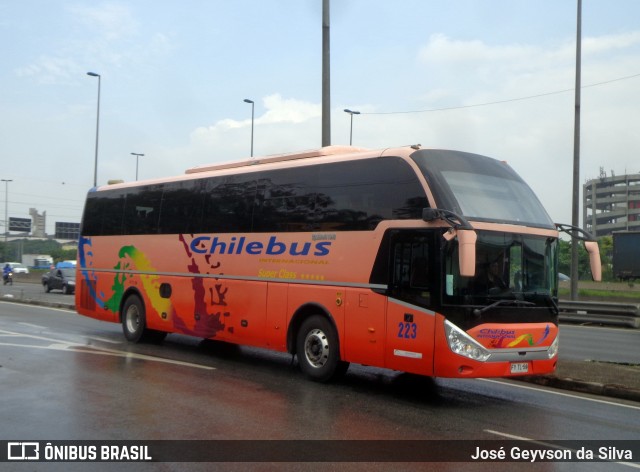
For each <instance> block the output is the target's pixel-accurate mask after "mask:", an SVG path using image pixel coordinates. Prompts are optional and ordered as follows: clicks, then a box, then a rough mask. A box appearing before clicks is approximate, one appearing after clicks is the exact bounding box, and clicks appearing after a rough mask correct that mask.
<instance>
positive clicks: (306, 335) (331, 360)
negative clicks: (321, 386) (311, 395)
mask: <svg viewBox="0 0 640 472" xmlns="http://www.w3.org/2000/svg"><path fill="white" fill-rule="evenodd" d="M296 352H297V355H298V364H299V365H300V370H301V371H302V372H303V373H304V375H305V376H307V377H308V378H310V379H311V380H315V381H318V382H326V381H328V380H331V379H332V378H333V377H335V376H336V375H340V374H344V373H345V372H346V371H347V368H348V367H349V364H348V363H347V362H343V361H341V360H340V347H339V344H338V335H337V333H336V330H335V329H334V327H333V325H332V324H331V322H330V321H329V320H328V319H327V318H325V317H324V316H320V315H314V316H311V317H309V318H307V319H306V320H305V321H304V322H303V323H302V326H300V330H299V331H298V336H297V339H296Z"/></svg>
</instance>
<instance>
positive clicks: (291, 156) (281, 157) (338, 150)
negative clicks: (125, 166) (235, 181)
mask: <svg viewBox="0 0 640 472" xmlns="http://www.w3.org/2000/svg"><path fill="white" fill-rule="evenodd" d="M367 151H370V149H366V148H359V147H354V146H325V147H322V148H320V149H312V150H308V151H302V152H295V153H287V154H275V155H272V156H265V157H256V158H252V159H244V160H241V161H234V162H225V163H222V164H209V165H203V166H196V167H191V168H190V169H187V170H186V172H185V173H187V174H197V173H199V172H209V171H212V170H222V169H234V168H237V167H246V166H253V165H258V164H270V163H273V162H283V161H293V160H296V159H307V158H310V157H322V156H333V155H336V154H354V153H359V152H367Z"/></svg>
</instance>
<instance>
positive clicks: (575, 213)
mask: <svg viewBox="0 0 640 472" xmlns="http://www.w3.org/2000/svg"><path fill="white" fill-rule="evenodd" d="M576 23H577V27H576V88H575V106H574V129H573V198H572V206H571V224H572V225H573V226H576V227H579V226H580V89H581V88H582V86H581V72H580V71H581V69H582V0H578V14H577V22H576ZM595 234H596V233H595V231H594V235H595ZM578 276H579V271H578V239H577V238H575V237H574V233H572V236H571V300H577V299H578Z"/></svg>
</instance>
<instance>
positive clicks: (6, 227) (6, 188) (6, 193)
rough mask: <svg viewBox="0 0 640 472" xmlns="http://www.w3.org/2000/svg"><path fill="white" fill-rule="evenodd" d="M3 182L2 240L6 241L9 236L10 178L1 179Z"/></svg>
mask: <svg viewBox="0 0 640 472" xmlns="http://www.w3.org/2000/svg"><path fill="white" fill-rule="evenodd" d="M1 180H2V182H4V242H5V243H6V242H7V238H8V236H9V211H8V208H9V182H13V180H11V179H1Z"/></svg>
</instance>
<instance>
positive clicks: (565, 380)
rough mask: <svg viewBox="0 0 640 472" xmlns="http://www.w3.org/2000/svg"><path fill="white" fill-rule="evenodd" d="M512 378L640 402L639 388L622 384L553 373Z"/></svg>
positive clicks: (545, 385)
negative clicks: (590, 380) (589, 380)
mask: <svg viewBox="0 0 640 472" xmlns="http://www.w3.org/2000/svg"><path fill="white" fill-rule="evenodd" d="M512 380H519V381H521V382H528V383H532V384H536V385H542V386H544V387H551V388H557V389H560V390H572V391H574V392H581V393H589V394H591V395H600V396H604V397H611V398H619V399H621V400H631V401H635V402H640V390H638V389H635V388H629V387H625V386H624V385H618V384H603V383H599V382H587V381H584V380H580V379H572V378H570V377H556V376H555V375H539V376H534V375H531V376H529V375H527V376H524V377H512Z"/></svg>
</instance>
